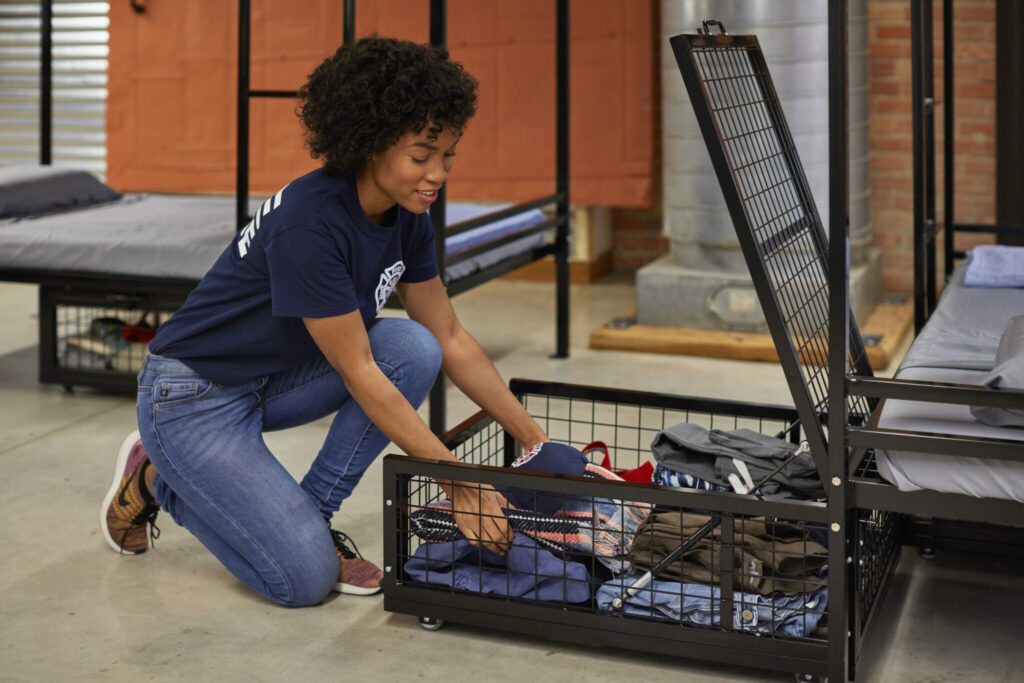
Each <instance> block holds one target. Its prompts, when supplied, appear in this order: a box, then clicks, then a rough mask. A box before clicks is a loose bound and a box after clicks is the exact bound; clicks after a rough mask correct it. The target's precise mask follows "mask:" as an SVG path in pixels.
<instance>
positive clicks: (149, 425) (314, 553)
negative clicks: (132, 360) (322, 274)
mask: <svg viewBox="0 0 1024 683" xmlns="http://www.w3.org/2000/svg"><path fill="white" fill-rule="evenodd" d="M368 334H369V338H370V347H371V349H372V352H373V357H374V359H375V360H376V361H377V365H378V366H379V367H380V369H381V370H382V371H383V372H384V374H385V376H387V377H388V379H390V380H391V382H392V383H394V384H395V386H397V387H398V389H399V390H400V391H401V392H402V394H403V395H404V396H405V397H406V399H408V400H409V402H410V403H411V404H412V405H413V406H414V407H418V406H419V404H420V403H422V402H423V399H424V398H425V397H426V395H427V393H428V392H429V391H430V387H431V386H432V384H433V382H434V379H435V378H436V377H437V373H438V370H439V369H440V366H441V349H440V345H439V344H438V342H437V340H436V339H435V338H434V337H433V335H431V334H430V332H428V331H427V329H426V328H424V327H423V326H421V325H419V324H418V323H415V322H412V321H410V320H405V319H402V318H384V319H380V320H378V321H376V322H375V324H374V325H372V326H371V327H370V329H369V330H368ZM332 413H335V417H334V419H333V421H332V423H331V427H330V429H329V430H328V433H327V438H326V440H325V441H324V444H323V447H322V448H321V449H320V452H319V453H318V454H317V455H316V457H315V458H314V459H313V462H312V465H311V466H310V468H309V471H308V472H307V473H306V475H305V477H303V479H302V483H301V484H300V483H299V482H297V481H296V480H295V479H294V478H293V477H292V476H291V475H290V474H289V473H288V472H287V471H286V470H285V468H284V467H283V466H282V465H281V463H280V462H278V460H277V458H275V457H274V455H273V454H272V453H271V452H270V450H269V449H268V448H267V446H266V444H265V443H264V441H263V432H265V431H272V430H276V429H285V428H288V427H294V426H298V425H302V424H307V423H309V422H312V421H314V420H318V419H320V418H322V417H325V416H327V415H330V414H332ZM138 418H139V431H140V433H141V436H142V443H143V445H144V446H145V447H146V452H147V453H148V455H149V458H150V460H151V462H152V463H153V465H154V466H155V467H156V470H157V475H156V477H155V478H154V479H153V492H154V496H155V497H156V500H157V502H159V503H160V507H161V508H162V509H163V510H164V511H166V512H167V513H168V514H170V515H171V518H172V519H174V521H175V522H177V523H178V524H180V525H181V526H183V527H185V528H186V529H188V530H189V531H190V532H192V534H194V535H195V536H196V537H197V538H198V539H199V540H200V541H201V542H202V543H203V545H205V546H206V547H207V548H208V549H209V550H210V551H211V552H212V553H213V554H214V555H215V556H216V557H217V559H219V560H220V561H221V562H222V563H223V564H224V566H225V567H227V568H228V570H230V571H231V572H232V573H233V574H234V575H235V576H236V577H238V578H239V579H240V580H241V581H242V582H244V583H245V584H246V585H248V586H250V587H251V588H253V589H254V590H256V591H258V592H260V593H261V594H263V595H265V596H266V597H267V598H269V599H271V600H273V601H274V602H276V603H279V604H282V605H289V606H301V605H311V604H316V603H317V602H320V601H321V600H322V599H323V598H324V597H326V595H327V594H328V592H329V591H330V589H331V587H332V586H333V585H334V583H335V582H336V581H337V579H338V560H337V555H336V554H335V550H334V544H333V541H332V539H331V536H330V533H329V529H328V524H327V522H326V521H325V520H328V519H330V517H331V515H332V514H333V513H334V512H335V511H336V510H337V509H338V508H339V506H340V505H341V503H342V501H343V500H344V499H345V498H347V497H348V496H349V495H350V494H351V493H352V490H353V488H354V487H355V485H356V484H357V483H358V482H359V480H360V478H361V477H362V475H363V473H364V472H365V471H366V469H367V467H369V466H370V464H371V463H372V462H373V460H374V459H375V458H376V457H377V455H379V454H380V452H381V451H382V450H383V449H384V446H386V445H387V443H388V438H387V437H386V436H384V434H383V433H381V431H380V430H379V429H377V428H376V427H375V426H374V425H373V424H372V423H371V422H370V420H369V418H367V417H366V414H365V413H364V412H363V410H362V409H361V408H360V407H359V405H358V404H357V403H356V402H355V400H354V399H353V398H352V397H351V396H350V395H349V393H348V390H347V389H346V388H345V384H344V382H343V381H342V379H341V377H340V376H339V375H338V373H337V372H336V371H335V370H334V369H333V368H332V367H331V366H330V364H329V363H328V362H327V361H326V360H325V359H321V360H319V361H317V362H313V363H310V364H308V365H305V366H302V367H299V368H296V369H294V370H291V371H288V372H283V373H279V374H276V375H271V376H268V377H260V378H257V379H254V380H252V381H250V382H248V383H246V384H242V385H239V386H222V385H219V384H216V383H214V382H211V381H210V380H208V379H205V378H204V377H201V376H199V375H197V374H196V373H195V372H193V371H192V370H191V369H189V368H188V366H186V365H185V364H184V363H181V362H180V361H177V360H174V359H170V358H164V357H161V356H156V355H150V356H147V358H146V360H145V361H144V362H143V366H142V369H141V370H140V372H139V394H138Z"/></svg>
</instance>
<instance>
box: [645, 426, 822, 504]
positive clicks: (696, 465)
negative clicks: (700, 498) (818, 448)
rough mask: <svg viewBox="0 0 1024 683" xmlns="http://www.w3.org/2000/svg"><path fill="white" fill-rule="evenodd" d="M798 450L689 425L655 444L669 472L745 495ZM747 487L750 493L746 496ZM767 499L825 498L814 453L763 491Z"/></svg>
mask: <svg viewBox="0 0 1024 683" xmlns="http://www.w3.org/2000/svg"><path fill="white" fill-rule="evenodd" d="M796 449H797V446H796V444H793V443H790V442H789V441H786V440H784V439H778V438H776V437H773V436H767V435H765V434H761V433H759V432H755V431H753V430H750V429H736V430H732V431H722V430H719V429H711V430H708V429H705V428H704V427H701V426H700V425H695V424H690V423H688V422H683V423H680V424H677V425H674V426H672V427H669V428H668V429H663V430H661V431H660V432H658V433H657V434H656V435H655V437H654V441H652V442H651V451H652V452H653V453H654V459H655V460H656V461H657V462H658V463H659V464H661V465H662V466H663V467H665V468H668V469H670V470H674V471H676V472H681V473H683V474H689V475H691V476H694V477H696V478H698V479H702V480H703V481H706V482H709V483H712V484H717V485H719V486H722V487H728V488H731V489H733V490H737V491H740V492H745V491H746V490H747V489H749V488H752V487H753V484H754V483H755V482H759V481H761V479H763V478H764V477H766V476H768V474H769V473H771V472H772V471H773V470H774V469H775V468H776V467H778V466H779V465H781V464H782V463H783V461H784V460H786V459H787V458H789V457H790V456H791V455H793V453H794V452H795V451H796ZM741 485H745V486H746V488H745V489H742V490H741ZM760 491H761V493H762V494H763V495H764V497H765V498H777V499H778V498H796V499H818V498H824V497H825V491H824V489H823V488H822V487H821V480H820V479H819V478H818V470H817V468H816V467H815V465H814V459H813V458H812V457H811V455H810V453H801V454H800V455H798V456H797V457H796V458H794V459H793V460H792V461H790V462H789V464H787V465H786V466H785V467H783V468H782V470H781V471H780V472H777V473H776V474H775V475H774V476H773V477H772V478H771V479H770V480H768V481H767V482H765V483H764V484H762V485H761V487H760Z"/></svg>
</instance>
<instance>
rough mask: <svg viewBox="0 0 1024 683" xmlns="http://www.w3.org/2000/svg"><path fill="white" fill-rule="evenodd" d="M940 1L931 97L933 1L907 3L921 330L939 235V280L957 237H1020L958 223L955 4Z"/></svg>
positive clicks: (957, 253)
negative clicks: (938, 135) (939, 165)
mask: <svg viewBox="0 0 1024 683" xmlns="http://www.w3.org/2000/svg"><path fill="white" fill-rule="evenodd" d="M954 3H955V0H944V1H943V3H942V59H943V70H942V84H943V85H942V91H943V99H942V101H938V100H936V99H935V83H934V81H935V74H934V60H935V50H934V35H933V31H934V29H933V27H934V21H933V17H934V8H933V5H934V1H933V0H911V12H910V20H911V24H910V27H911V64H912V69H911V85H912V88H911V90H912V95H911V106H912V108H913V169H914V223H913V242H914V329H915V332H920V331H921V328H922V327H924V324H925V322H927V320H928V318H929V316H931V314H932V313H933V312H934V311H935V307H936V305H937V299H938V281H937V265H936V264H937V249H936V241H937V239H938V235H939V232H942V240H943V269H942V274H943V278H944V279H945V278H948V277H949V276H950V275H951V274H952V272H953V268H954V266H955V264H956V262H957V260H958V259H963V258H964V257H966V256H967V253H966V252H965V251H964V250H963V249H960V248H958V247H957V246H956V235H957V233H975V234H977V233H981V234H991V235H1000V234H1004V235H1007V234H1013V235H1018V236H1020V235H1024V225H1011V224H1003V223H995V224H982V223H957V222H956V220H955V214H954V200H955V199H956V172H955V166H954V161H955V145H954V141H955V126H954V123H955V120H956V117H955V108H956V107H955V105H956V102H955V93H956V90H955V89H954V77H953V47H954V35H953V29H954V27H953V5H954ZM940 106H941V107H942V112H943V141H942V153H943V209H942V221H941V223H940V222H939V221H937V220H936V192H935V171H936V161H935V149H936V144H935V112H936V109H937V108H938V107H940Z"/></svg>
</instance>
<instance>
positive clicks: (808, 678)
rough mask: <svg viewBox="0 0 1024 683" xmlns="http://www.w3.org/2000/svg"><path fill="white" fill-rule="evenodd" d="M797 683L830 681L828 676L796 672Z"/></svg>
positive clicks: (823, 682) (824, 682) (826, 682)
mask: <svg viewBox="0 0 1024 683" xmlns="http://www.w3.org/2000/svg"><path fill="white" fill-rule="evenodd" d="M794 678H796V683H828V677H827V676H815V675H814V674H795V676H794Z"/></svg>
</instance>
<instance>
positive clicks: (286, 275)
mask: <svg viewBox="0 0 1024 683" xmlns="http://www.w3.org/2000/svg"><path fill="white" fill-rule="evenodd" d="M265 253H266V258H267V269H268V271H269V273H270V301H271V308H272V312H273V314H274V315H276V316H286V317H297V318H328V317H331V316H335V315H343V314H345V313H351V312H352V311H354V310H356V309H357V308H358V302H357V300H356V295H355V287H354V286H353V284H352V279H351V277H350V275H349V268H348V264H347V263H346V262H345V258H344V255H343V254H342V253H341V250H340V249H339V246H338V243H337V242H335V241H334V239H332V237H331V235H330V234H329V233H328V231H327V230H326V229H325V228H323V227H304V226H296V227H293V228H291V229H288V230H284V231H282V232H281V233H279V234H278V235H276V236H275V237H274V239H272V240H271V241H270V242H268V243H267V245H266V247H265Z"/></svg>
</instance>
